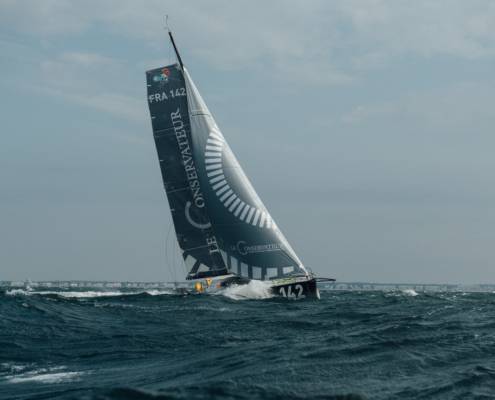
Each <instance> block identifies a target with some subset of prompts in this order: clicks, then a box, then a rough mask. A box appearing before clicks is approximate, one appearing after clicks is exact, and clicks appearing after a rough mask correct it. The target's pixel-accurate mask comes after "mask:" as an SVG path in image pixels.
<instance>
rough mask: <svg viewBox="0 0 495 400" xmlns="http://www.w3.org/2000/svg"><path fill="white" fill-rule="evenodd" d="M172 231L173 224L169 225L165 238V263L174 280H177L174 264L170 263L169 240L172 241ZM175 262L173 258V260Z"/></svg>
mask: <svg viewBox="0 0 495 400" xmlns="http://www.w3.org/2000/svg"><path fill="white" fill-rule="evenodd" d="M171 231H172V224H170V225H169V226H168V232H167V238H166V239H165V265H166V266H167V269H168V271H169V276H170V277H171V278H172V279H173V280H174V282H175V281H176V280H177V278H176V276H175V269H174V266H173V265H170V262H169V251H168V250H169V249H168V247H169V242H170V240H169V239H170V232H171ZM172 262H173V260H172Z"/></svg>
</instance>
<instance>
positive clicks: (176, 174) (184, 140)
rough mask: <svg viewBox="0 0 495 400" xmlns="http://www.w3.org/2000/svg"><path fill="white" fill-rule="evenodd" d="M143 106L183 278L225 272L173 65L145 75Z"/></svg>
mask: <svg viewBox="0 0 495 400" xmlns="http://www.w3.org/2000/svg"><path fill="white" fill-rule="evenodd" d="M146 80H147V87H148V105H149V109H150V115H151V122H152V127H153V136H154V139H155V144H156V150H157V153H158V159H159V162H160V169H161V173H162V178H163V184H164V186H165V191H166V193H167V197H168V202H169V205H170V210H171V212H172V217H173V221H174V227H175V232H176V235H177V241H178V243H179V247H180V249H181V251H182V254H183V257H184V262H185V264H186V266H187V267H188V270H189V275H188V278H196V277H204V276H215V275H222V274H226V273H228V272H227V266H226V263H225V261H224V258H223V257H222V254H221V252H220V249H219V246H218V241H217V238H216V236H215V234H214V231H213V228H212V223H211V220H210V218H209V213H208V212H207V210H206V207H207V206H206V201H205V195H204V193H203V191H202V186H201V183H200V179H199V175H200V171H199V169H198V165H197V161H196V160H195V157H194V156H193V153H194V152H195V151H194V145H195V143H194V141H193V140H192V137H191V127H190V118H189V110H188V102H187V91H186V86H185V81H184V75H183V72H182V70H181V68H180V66H179V65H178V64H175V65H170V66H167V67H162V68H157V69H153V70H150V71H147V72H146Z"/></svg>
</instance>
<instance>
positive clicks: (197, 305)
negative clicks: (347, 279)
mask: <svg viewBox="0 0 495 400" xmlns="http://www.w3.org/2000/svg"><path fill="white" fill-rule="evenodd" d="M210 398H213V399H306V398H315V399H347V400H351V399H352V400H354V399H494V398H495V293H465V292H455V293H452V292H436V293H431V292H428V293H422V292H415V291H413V290H404V291H362V292H357V291H323V292H322V293H321V300H320V301H317V300H299V301H289V300H284V299H276V298H269V296H268V295H267V293H266V292H265V291H264V290H261V289H260V288H259V287H252V288H248V289H243V290H240V289H239V288H232V289H228V290H227V291H226V292H224V293H223V294H221V295H214V296H213V295H210V296H206V295H187V296H184V295H178V294H174V293H173V292H172V291H167V290H149V291H138V290H134V291H132V290H113V291H103V290H102V289H94V288H84V289H77V290H70V291H69V290H68V289H65V290H62V289H53V288H52V289H50V290H48V289H35V290H26V289H3V290H2V291H0V399H2V400H3V399H88V400H90V399H98V400H107V399H125V400H127V399H129V400H130V399H210Z"/></svg>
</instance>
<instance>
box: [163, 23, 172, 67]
mask: <svg viewBox="0 0 495 400" xmlns="http://www.w3.org/2000/svg"><path fill="white" fill-rule="evenodd" d="M163 29H165V30H166V31H167V33H168V32H170V28H169V26H168V14H166V15H165V26H164V27H163ZM167 44H168V46H167V48H168V58H167V64H172V46H171V44H170V42H167Z"/></svg>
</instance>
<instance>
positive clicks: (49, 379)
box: [4, 365, 83, 384]
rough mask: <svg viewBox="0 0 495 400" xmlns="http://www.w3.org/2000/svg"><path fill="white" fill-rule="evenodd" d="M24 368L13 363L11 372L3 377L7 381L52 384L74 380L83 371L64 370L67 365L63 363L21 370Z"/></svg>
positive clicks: (24, 367)
mask: <svg viewBox="0 0 495 400" xmlns="http://www.w3.org/2000/svg"><path fill="white" fill-rule="evenodd" d="M26 368H27V366H23V365H13V366H11V372H13V374H12V375H7V376H5V377H4V379H5V380H6V381H7V382H9V383H26V382H39V383H46V384H53V383H61V382H67V381H74V380H76V379H78V378H79V377H80V376H81V375H83V372H77V371H66V369H67V367H65V366H63V365H62V366H58V367H50V368H39V369H34V370H31V371H27V372H22V371H24V370H25V369H26ZM19 372H21V373H19Z"/></svg>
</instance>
